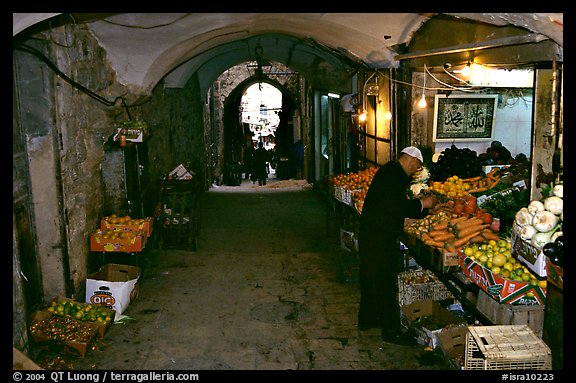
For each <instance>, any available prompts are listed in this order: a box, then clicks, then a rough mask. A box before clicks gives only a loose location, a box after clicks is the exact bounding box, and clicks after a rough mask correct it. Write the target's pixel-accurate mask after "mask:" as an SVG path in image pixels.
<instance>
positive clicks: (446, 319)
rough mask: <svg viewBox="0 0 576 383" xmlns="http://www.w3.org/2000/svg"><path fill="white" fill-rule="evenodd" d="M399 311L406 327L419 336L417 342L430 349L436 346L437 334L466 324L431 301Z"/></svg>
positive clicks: (407, 306) (415, 304) (415, 303)
mask: <svg viewBox="0 0 576 383" xmlns="http://www.w3.org/2000/svg"><path fill="white" fill-rule="evenodd" d="M400 310H401V314H402V316H403V318H402V319H403V320H404V321H405V322H406V325H407V326H408V327H411V328H413V329H414V330H415V331H416V332H417V333H418V334H419V337H418V342H419V343H421V344H423V345H427V346H430V347H432V348H436V347H437V346H438V338H437V334H438V333H440V332H441V331H445V330H446V328H447V327H449V326H450V327H457V326H464V325H466V324H467V323H466V321H465V320H464V319H463V318H461V317H459V316H456V315H454V314H452V313H451V312H450V311H448V310H446V309H445V308H443V307H442V306H440V303H438V302H436V301H433V300H422V301H416V302H413V303H411V304H409V305H406V306H402V307H401V308H400ZM432 324H433V325H434V326H432Z"/></svg>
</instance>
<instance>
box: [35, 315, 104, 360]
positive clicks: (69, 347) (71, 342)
mask: <svg viewBox="0 0 576 383" xmlns="http://www.w3.org/2000/svg"><path fill="white" fill-rule="evenodd" d="M97 333H98V325H97V324H96V323H91V322H86V321H79V320H76V319H73V318H66V317H63V316H59V315H55V314H52V313H50V312H48V311H42V310H37V311H34V312H33V313H32V316H31V317H30V335H31V337H32V341H33V344H34V348H35V349H38V350H54V349H55V348H57V349H58V350H61V352H62V353H64V354H68V355H73V356H80V357H82V358H83V357H84V356H85V355H86V352H87V351H88V350H89V349H90V346H91V345H92V343H94V342H95V340H96V338H97Z"/></svg>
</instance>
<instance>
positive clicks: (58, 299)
mask: <svg viewBox="0 0 576 383" xmlns="http://www.w3.org/2000/svg"><path fill="white" fill-rule="evenodd" d="M52 302H56V303H57V304H59V303H63V302H73V303H75V304H77V305H80V306H82V307H86V306H88V305H89V304H88V303H85V302H78V301H75V300H73V299H70V298H66V297H56V298H54V299H52V301H50V304H48V308H50V306H52ZM99 310H101V311H102V312H103V313H105V314H106V315H107V316H109V317H110V318H112V319H114V317H115V316H116V312H115V311H114V310H112V309H110V308H107V307H100V308H99ZM55 315H60V314H58V313H55ZM75 319H77V320H79V321H81V322H89V323H93V324H95V325H96V326H97V328H98V335H99V336H100V337H101V338H103V337H104V335H105V334H106V331H107V330H108V328H109V327H110V326H111V325H112V323H113V320H111V321H110V322H107V323H104V322H98V321H94V322H93V321H87V320H83V319H79V318H75Z"/></svg>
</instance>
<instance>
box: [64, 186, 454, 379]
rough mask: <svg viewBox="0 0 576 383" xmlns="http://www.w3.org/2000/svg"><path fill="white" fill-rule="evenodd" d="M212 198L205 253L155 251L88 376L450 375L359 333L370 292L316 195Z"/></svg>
mask: <svg viewBox="0 0 576 383" xmlns="http://www.w3.org/2000/svg"><path fill="white" fill-rule="evenodd" d="M246 182H247V181H244V184H243V186H240V187H218V188H213V189H210V191H208V192H206V193H204V195H203V196H202V200H201V201H202V202H201V217H200V222H201V229H200V235H199V240H198V248H197V250H196V251H193V252H192V251H184V250H158V249H155V248H152V246H151V248H148V249H147V250H146V252H145V253H144V256H143V259H141V266H142V269H143V275H142V278H141V280H140V287H139V295H138V297H137V298H136V300H135V301H134V302H132V304H131V305H130V306H129V307H128V308H127V310H126V311H125V312H124V314H125V315H127V316H129V317H130V318H132V319H133V320H131V321H128V322H127V323H125V324H115V325H113V326H112V327H111V328H110V329H109V331H108V333H107V334H106V336H105V338H104V339H103V340H101V341H99V342H98V344H97V348H96V349H94V350H90V351H89V352H88V353H87V355H86V357H85V358H83V359H78V360H76V361H74V363H73V368H74V369H80V370H92V369H104V370H440V369H448V366H447V365H446V364H445V363H443V362H436V363H429V362H427V363H426V362H423V359H422V355H423V354H424V353H426V352H425V351H424V350H423V347H422V346H414V347H405V346H396V345H391V344H387V343H384V342H382V341H381V339H380V334H379V332H378V331H376V330H370V331H366V332H359V331H358V330H357V327H356V318H357V309H358V301H359V288H358V284H357V282H344V281H343V280H342V279H341V278H340V276H339V264H340V257H341V256H342V251H343V250H341V249H340V245H339V239H338V233H337V227H336V226H335V222H334V221H333V220H330V219H327V218H329V217H330V216H329V215H327V209H326V205H325V201H324V199H323V197H322V196H321V195H320V194H319V193H318V192H317V191H315V190H312V189H311V188H309V187H302V185H296V187H292V186H293V185H292V186H291V187H287V188H284V189H283V188H272V187H271V185H272V184H273V182H271V183H270V184H269V185H268V187H267V188H266V187H252V185H251V183H250V182H248V183H246Z"/></svg>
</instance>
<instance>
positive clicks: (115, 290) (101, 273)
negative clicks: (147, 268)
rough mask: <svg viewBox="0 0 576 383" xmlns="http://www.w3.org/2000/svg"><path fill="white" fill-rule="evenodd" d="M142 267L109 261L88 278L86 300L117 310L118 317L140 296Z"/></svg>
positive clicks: (116, 317)
mask: <svg viewBox="0 0 576 383" xmlns="http://www.w3.org/2000/svg"><path fill="white" fill-rule="evenodd" d="M139 280H140V268H139V267H137V266H129V265H119V264H115V263H108V264H106V265H104V266H102V267H101V268H100V270H98V271H97V272H95V273H93V274H90V275H88V277H87V278H86V302H88V303H91V304H93V305H96V306H104V307H108V308H110V309H114V310H115V311H116V316H115V319H118V318H119V316H120V314H122V313H123V312H124V311H125V310H126V308H127V307H128V306H129V305H130V303H132V301H133V300H134V299H136V297H137V296H138V287H139V284H138V282H139Z"/></svg>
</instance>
